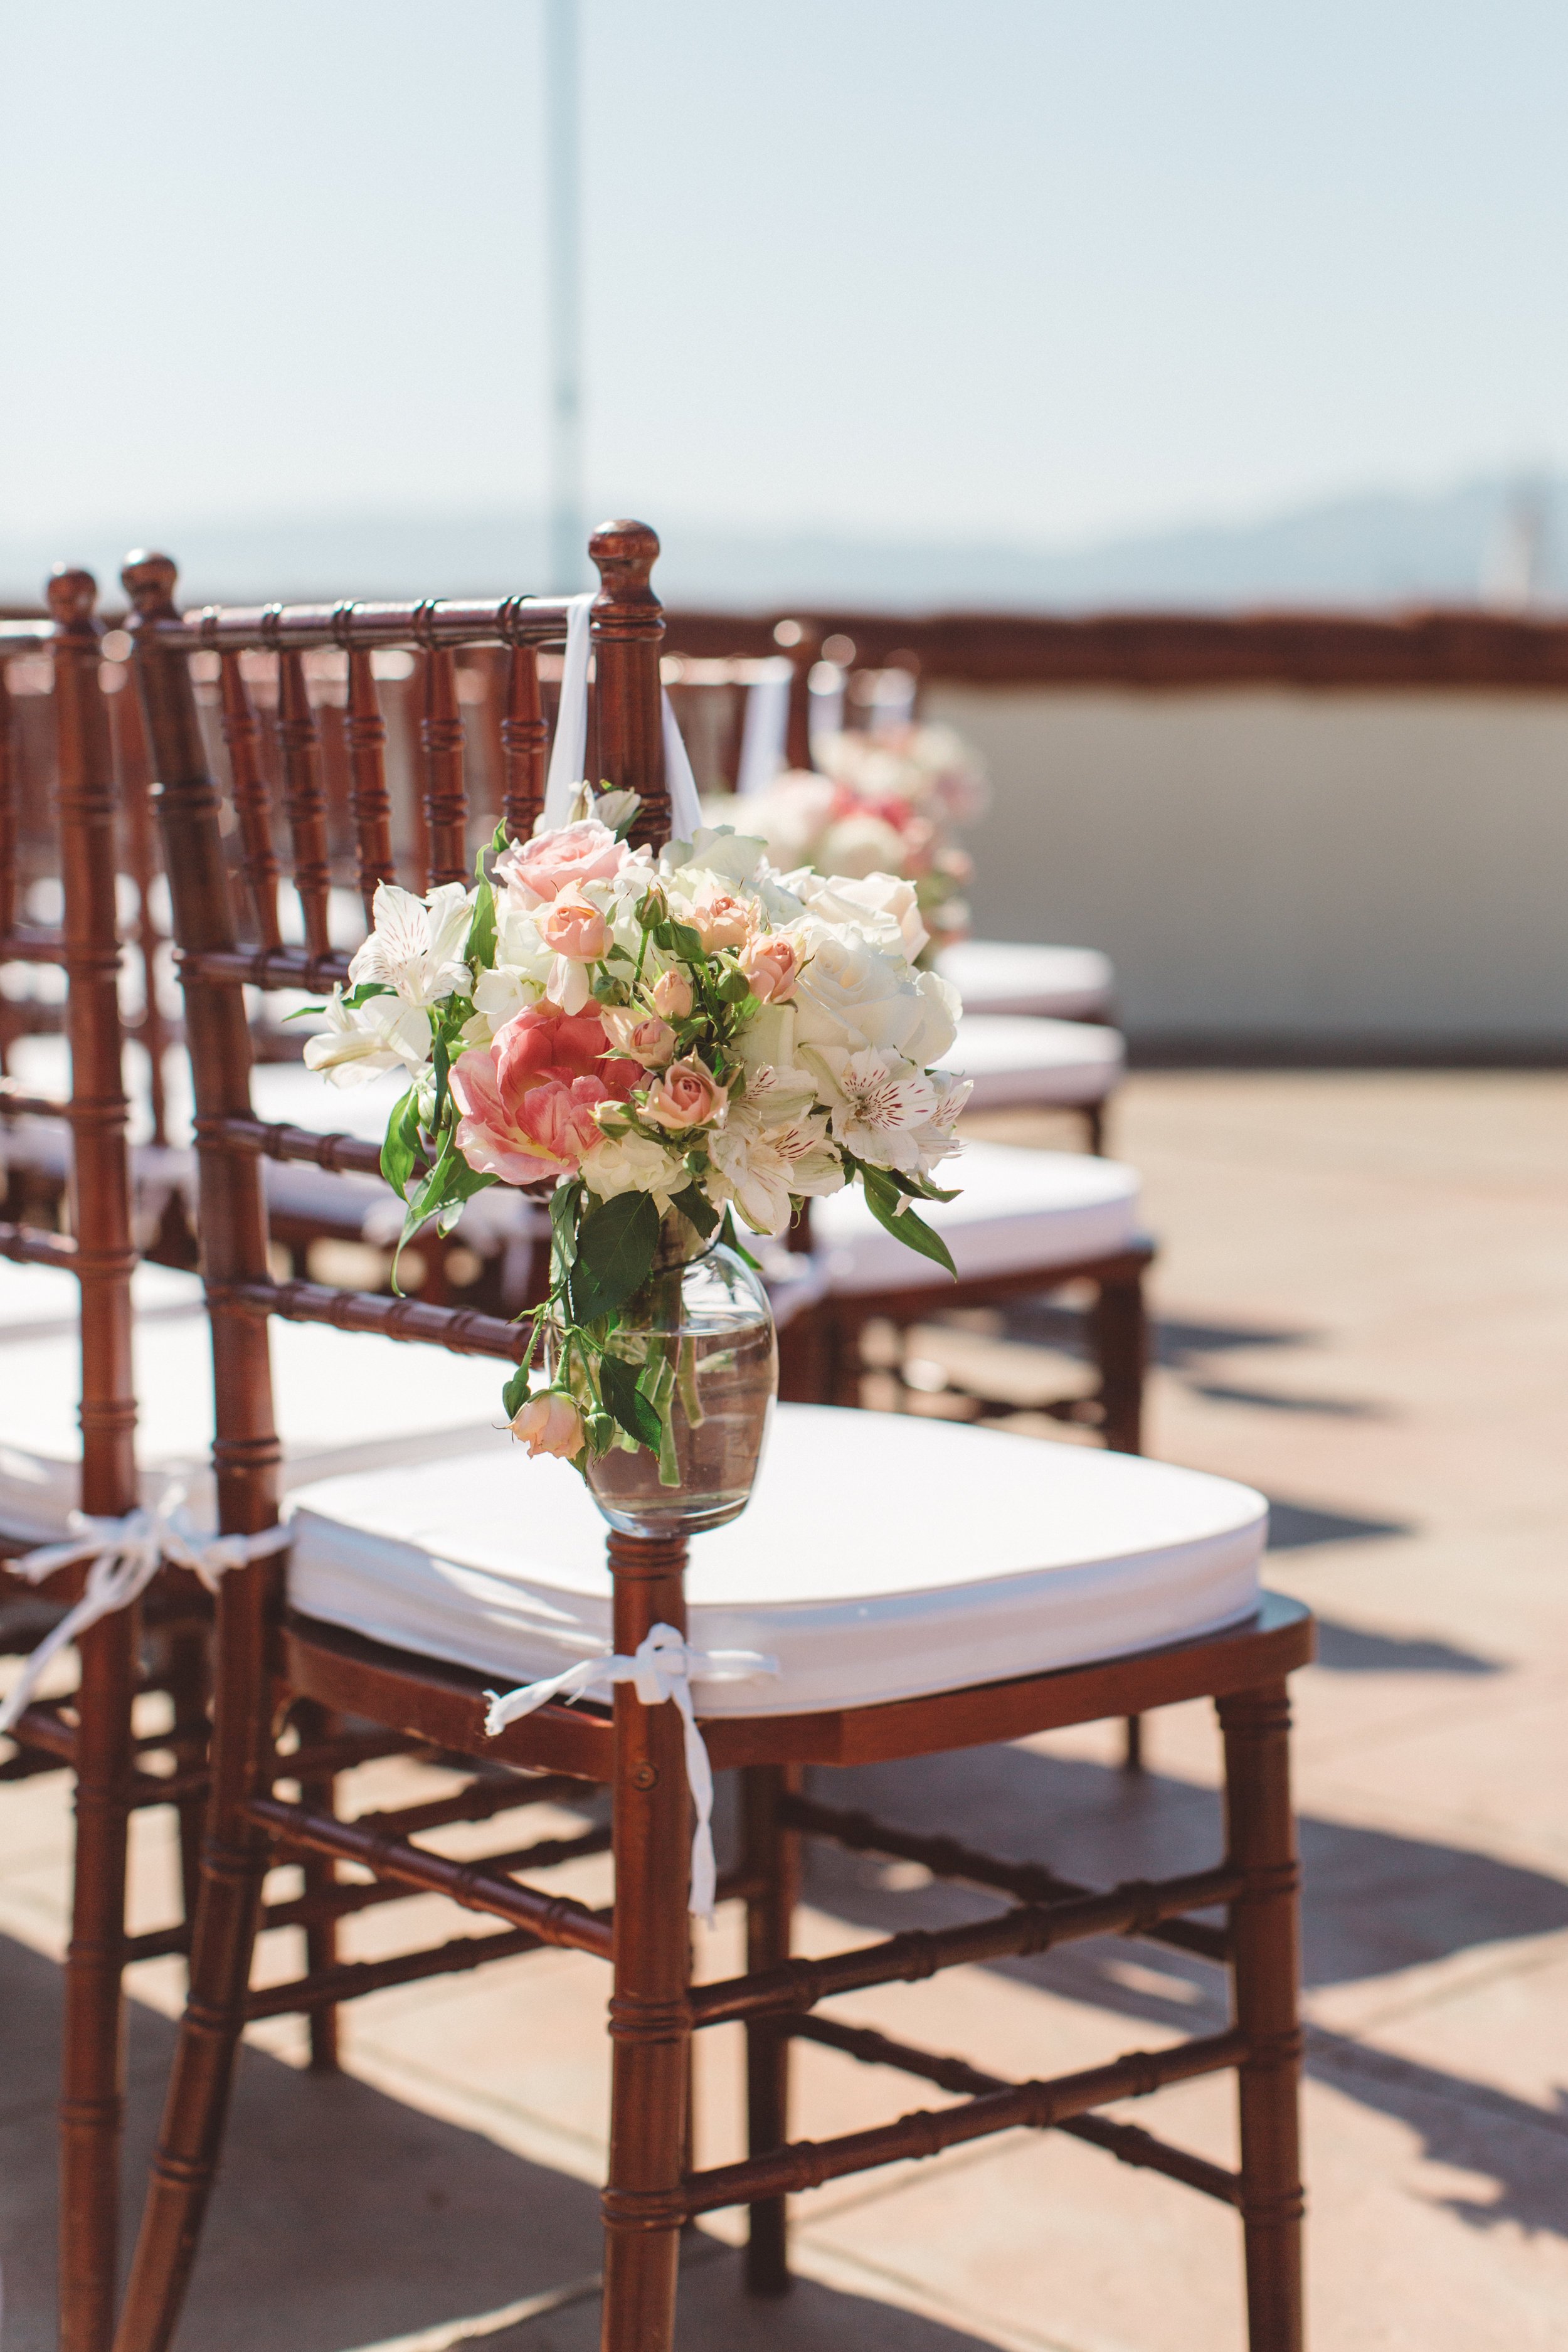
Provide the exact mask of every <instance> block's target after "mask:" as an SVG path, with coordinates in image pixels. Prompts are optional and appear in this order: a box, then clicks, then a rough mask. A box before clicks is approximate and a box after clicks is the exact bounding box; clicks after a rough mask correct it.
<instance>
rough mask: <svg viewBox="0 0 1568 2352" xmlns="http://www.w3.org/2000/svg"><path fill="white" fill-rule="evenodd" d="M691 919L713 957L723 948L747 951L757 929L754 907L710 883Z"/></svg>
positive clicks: (701, 894)
mask: <svg viewBox="0 0 1568 2352" xmlns="http://www.w3.org/2000/svg"><path fill="white" fill-rule="evenodd" d="M687 919H688V921H689V923H690V925H691V928H692V929H693V930H694V931H695V932H696V934H697V936H698V938H699V939H700V940H701V942H702V944H703V946H704V948H705V949H706V950H707V951H708V953H709V954H710V955H713V954H714V953H716V952H717V950H719V949H720V948H743V947H744V946H745V944H746V941H747V940H749V939H750V938H751V936H752V932H753V931H754V930H755V929H756V927H757V915H756V909H755V908H754V907H750V906H748V905H747V903H746V901H745V900H744V899H743V898H736V897H735V896H734V894H733V892H732V891H729V890H721V889H718V888H716V887H715V886H714V885H713V884H712V883H710V882H705V883H704V884H703V885H702V887H701V888H700V890H699V891H698V893H697V898H696V900H695V903H694V904H693V906H692V908H691V912H690V914H689V917H688V918H687Z"/></svg>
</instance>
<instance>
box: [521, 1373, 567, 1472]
mask: <svg viewBox="0 0 1568 2352" xmlns="http://www.w3.org/2000/svg"><path fill="white" fill-rule="evenodd" d="M511 1433H512V1435H513V1436H514V1437H516V1438H521V1441H522V1443H523V1444H524V1445H526V1446H527V1448H528V1450H529V1453H530V1454H561V1455H562V1456H563V1457H565V1458H570V1456H571V1455H573V1454H581V1452H582V1451H583V1419H582V1415H581V1414H580V1413H579V1412H578V1411H577V1408H576V1406H575V1405H574V1403H573V1402H572V1400H571V1398H570V1397H569V1396H563V1394H562V1392H561V1391H560V1390H559V1389H542V1390H541V1391H539V1393H538V1394H537V1395H536V1396H531V1397H527V1398H525V1399H524V1401H523V1402H522V1403H521V1404H520V1405H519V1407H518V1409H517V1411H516V1412H514V1413H513V1415H512V1417H511Z"/></svg>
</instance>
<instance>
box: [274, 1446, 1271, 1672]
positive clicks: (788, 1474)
mask: <svg viewBox="0 0 1568 2352" xmlns="http://www.w3.org/2000/svg"><path fill="white" fill-rule="evenodd" d="M292 1517H293V1526H294V1544H293V1549H292V1551H291V1553H290V1555H289V1595H290V1598H291V1600H292V1601H293V1602H294V1605H295V1606H296V1607H297V1608H298V1609H300V1611H302V1612H304V1613H305V1614H307V1615H309V1616H311V1617H316V1618H321V1619H324V1620H326V1621H327V1622H329V1623H331V1624H334V1625H342V1626H346V1627H349V1628H350V1629H352V1630H353V1631H354V1632H356V1633H363V1634H365V1635H367V1636H369V1637H370V1638H371V1639H373V1640H375V1641H379V1642H384V1643H390V1644H391V1645H392V1646H393V1647H395V1648H397V1649H401V1650H405V1651H410V1652H413V1653H414V1654H416V1655H420V1656H425V1657H430V1658H440V1659H443V1660H447V1661H448V1662H450V1663H452V1664H458V1665H465V1666H470V1667H473V1668H475V1669H477V1670H478V1671H479V1672H480V1673H482V1674H486V1675H493V1676H494V1677H495V1680H496V1683H497V1685H498V1686H500V1687H502V1688H507V1687H511V1686H513V1685H518V1684H521V1683H526V1682H530V1681H532V1680H534V1679H536V1678H537V1677H539V1676H541V1675H552V1674H557V1673H559V1672H560V1671H561V1670H562V1668H563V1667H565V1666H567V1665H570V1664H574V1662H575V1661H576V1660H577V1659H579V1658H586V1657H593V1656H595V1655H598V1654H603V1653H604V1652H605V1651H607V1650H608V1649H609V1648H610V1647H611V1613H610V1579H609V1573H608V1570H607V1569H606V1567H605V1526H604V1522H603V1521H602V1520H601V1518H600V1517H599V1515H598V1513H597V1511H596V1510H595V1507H594V1504H593V1500H592V1498H591V1496H589V1495H588V1493H587V1490H586V1489H585V1487H584V1485H583V1482H582V1480H581V1479H580V1478H579V1477H578V1476H577V1474H576V1473H575V1471H574V1470H572V1469H571V1468H570V1467H569V1466H568V1465H566V1464H564V1463H562V1462H555V1461H550V1460H540V1461H537V1462H534V1461H530V1460H529V1459H528V1457H527V1456H526V1455H525V1454H523V1453H522V1452H521V1449H518V1448H514V1449H513V1450H512V1452H511V1453H510V1454H501V1453H497V1452H494V1451H490V1452H488V1453H486V1454H482V1455H479V1456H477V1457H475V1458H474V1459H472V1460H468V1461H464V1460H461V1459H452V1460H447V1461H445V1462H440V1463H433V1464H428V1465H424V1466H422V1467H416V1468H409V1469H397V1470H394V1471H390V1472H387V1473H385V1474H383V1475H377V1476H374V1477H363V1476H362V1477H347V1478H334V1479H331V1480H329V1481H326V1482H324V1483H323V1484H321V1485H320V1486H310V1487H306V1488H304V1489H302V1490H301V1491H300V1492H299V1493H298V1494H297V1495H296V1496H294V1499H293V1504H292ZM1266 1526H1267V1506H1266V1504H1265V1503H1264V1501H1263V1498H1262V1496H1259V1495H1256V1494H1254V1493H1253V1492H1252V1490H1251V1489H1250V1488H1249V1487H1246V1486H1233V1485H1232V1484H1231V1483H1230V1482H1229V1480H1227V1479H1224V1478H1211V1477H1208V1476H1205V1475H1201V1474H1200V1473H1198V1472H1196V1471H1190V1470H1175V1469H1172V1468H1170V1467H1169V1466H1168V1465H1166V1464H1164V1463H1161V1462H1144V1461H1140V1460H1138V1459H1136V1458H1135V1457H1133V1456H1131V1455H1130V1454H1101V1453H1099V1452H1089V1450H1088V1449H1085V1448H1079V1447H1077V1446H1068V1445H1047V1444H1038V1443H1036V1442H1034V1441H1031V1440H1028V1439H1026V1438H1019V1437H1007V1436H1004V1435H1001V1434H999V1433H994V1432H990V1431H986V1430H974V1429H957V1428H954V1427H953V1426H952V1424H951V1423H941V1422H932V1421H914V1420H908V1419H903V1418H901V1417H898V1416H895V1415H891V1414H884V1413H870V1412H835V1411H833V1410H831V1409H829V1408H826V1407H822V1406H815V1405H781V1406H779V1407H778V1409H777V1412H776V1413H775V1416H774V1421H773V1434H772V1439H771V1443H770V1445H769V1449H768V1454H767V1457H766V1460H765V1462H764V1465H763V1473H762V1476H761V1478H760V1480H759V1482H758V1486H757V1491H756V1493H755V1495H754V1496H753V1497H752V1502H751V1504H750V1506H749V1507H748V1508H747V1509H746V1510H745V1511H744V1512H743V1513H742V1516H741V1517H740V1518H739V1519H737V1520H734V1521H732V1522H731V1524H730V1526H728V1527H726V1528H716V1529H714V1530H713V1531H712V1532H711V1533H710V1534H708V1535H701V1536H699V1537H697V1538H696V1539H695V1541H694V1542H693V1545H692V1548H691V1564H690V1568H689V1571H688V1575H687V1580H686V1590H687V1595H688V1602H689V1638H690V1640H691V1642H692V1643H693V1645H694V1646H695V1647H697V1648H699V1649H704V1650H717V1649H725V1650H729V1649H739V1650H753V1651H760V1652H761V1653H763V1654H764V1655H769V1656H773V1657H776V1658H777V1660H778V1661H779V1664H780V1667H781V1670H782V1671H781V1673H780V1675H778V1677H777V1678H776V1679H774V1678H772V1677H768V1678H765V1679H764V1678H756V1679H752V1680H750V1681H747V1682H743V1683H708V1684H702V1683H699V1684H698V1685H697V1705H698V1709H699V1712H700V1713H701V1714H705V1715H779V1714H793V1713H795V1712H797V1711H799V1712H815V1711H818V1710H821V1709H823V1708H826V1707H837V1706H866V1705H873V1704H876V1703H878V1702H879V1701H885V1700H890V1699H899V1698H910V1697H914V1696H918V1695H919V1694H921V1692H929V1691H939V1690H952V1689H958V1688H961V1687H963V1685H966V1684H971V1683H984V1682H998V1681H1004V1680H1006V1679H1008V1678H1010V1677H1013V1676H1016V1675H1026V1674H1033V1673H1039V1672H1044V1671H1048V1670H1050V1669H1052V1668H1054V1667H1059V1666H1068V1665H1077V1664H1084V1663H1085V1662H1087V1661H1088V1660H1089V1659H1092V1658H1107V1657H1115V1656H1118V1655H1123V1654H1126V1653H1128V1652H1130V1651H1133V1650H1142V1649H1145V1648H1149V1647H1152V1646H1153V1645H1155V1644H1157V1643H1165V1642H1173V1641H1179V1640H1181V1639H1183V1638H1184V1637H1186V1636H1191V1635H1196V1634H1200V1633H1211V1632H1213V1631H1215V1630H1216V1629H1217V1628H1218V1627H1220V1626H1222V1625H1226V1624H1230V1623H1234V1622H1237V1620H1238V1619H1241V1618H1245V1617H1247V1616H1248V1615H1250V1613H1251V1612H1252V1611H1253V1609H1254V1608H1255V1607H1256V1605H1257V1599H1258V1560H1259V1558H1260V1556H1261V1553H1262V1549H1263V1542H1264V1535H1265V1529H1266Z"/></svg>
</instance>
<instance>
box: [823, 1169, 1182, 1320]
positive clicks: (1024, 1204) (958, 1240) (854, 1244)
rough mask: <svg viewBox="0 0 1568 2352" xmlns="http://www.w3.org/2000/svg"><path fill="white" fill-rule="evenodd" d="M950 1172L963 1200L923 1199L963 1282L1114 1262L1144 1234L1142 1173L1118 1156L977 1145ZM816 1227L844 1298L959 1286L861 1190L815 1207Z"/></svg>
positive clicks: (831, 1278)
mask: <svg viewBox="0 0 1568 2352" xmlns="http://www.w3.org/2000/svg"><path fill="white" fill-rule="evenodd" d="M944 1174H946V1175H947V1176H948V1178H949V1181H951V1182H952V1183H953V1184H956V1185H958V1186H960V1187H961V1188H962V1189H961V1190H960V1192H959V1195H958V1198H957V1200H956V1201H923V1202H921V1203H920V1204H919V1206H920V1213H921V1216H922V1217H924V1218H925V1220H926V1222H927V1223H928V1224H931V1225H932V1226H934V1227H935V1229H936V1231H937V1232H938V1233H939V1234H941V1235H942V1239H943V1241H944V1242H945V1243H946V1244H947V1245H948V1248H949V1249H950V1250H951V1251H952V1262H953V1264H954V1265H955V1266H956V1267H957V1269H958V1277H959V1280H960V1281H961V1282H963V1281H969V1282H975V1281H980V1280H983V1279H984V1278H985V1277H987V1276H993V1275H999V1274H1008V1273H1011V1272H1013V1271H1015V1270H1017V1271H1020V1272H1021V1271H1023V1270H1025V1269H1026V1268H1033V1267H1035V1266H1055V1265H1079V1264H1083V1263H1087V1262H1088V1261H1089V1260H1090V1259H1092V1258H1100V1257H1110V1256H1113V1255H1115V1254H1116V1253H1117V1252H1118V1251H1121V1250H1124V1249H1128V1248H1131V1246H1132V1245H1133V1244H1135V1243H1136V1242H1137V1241H1138V1240H1139V1238H1140V1235H1139V1226H1138V1177H1137V1173H1136V1171H1134V1170H1133V1169H1131V1168H1124V1167H1122V1166H1121V1164H1120V1163H1119V1162H1118V1161H1116V1160H1090V1159H1089V1158H1088V1157H1086V1155H1085V1154H1084V1153H1082V1152H1081V1151H1026V1150H1021V1149H1019V1148H1018V1147H1016V1146H1015V1145H1012V1144H1006V1143H979V1142H974V1143H967V1144H965V1146H964V1148H963V1152H962V1154H961V1155H960V1157H959V1158H958V1159H957V1160H952V1162H950V1163H949V1167H948V1168H947V1169H946V1170H943V1169H941V1168H939V1169H938V1171H937V1180H938V1181H939V1182H940V1181H942V1177H943V1175H944ZM811 1231H812V1238H813V1241H814V1243H815V1244H816V1255H817V1256H818V1258H819V1260H820V1261H821V1263H822V1265H823V1266H824V1267H825V1269H826V1276H827V1286H828V1290H829V1292H830V1293H831V1294H832V1295H833V1296H835V1297H844V1296H846V1295H848V1294H852V1293H856V1292H863V1291H870V1290H912V1289H917V1288H930V1289H932V1290H941V1289H942V1288H943V1287H944V1286H947V1285H948V1283H949V1276H947V1274H946V1273H945V1272H944V1270H943V1269H942V1267H941V1266H939V1265H933V1264H932V1263H931V1259H930V1258H926V1257H921V1256H919V1255H917V1254H916V1252H915V1251H913V1250H911V1249H910V1248H908V1247H906V1245H905V1244H904V1243H902V1242H900V1241H899V1240H897V1239H896V1238H895V1236H894V1235H893V1234H890V1233H889V1232H888V1231H887V1229H886V1227H885V1226H883V1225H879V1223H877V1220H876V1218H875V1217H874V1216H873V1215H872V1214H871V1212H870V1210H869V1209H868V1207H867V1206H866V1197H865V1194H864V1193H863V1192H861V1190H860V1188H859V1186H858V1185H856V1186H854V1187H853V1188H847V1189H846V1190H845V1191H844V1192H833V1193H830V1194H829V1195H828V1197H827V1198H826V1200H823V1201H814V1202H812V1204H811Z"/></svg>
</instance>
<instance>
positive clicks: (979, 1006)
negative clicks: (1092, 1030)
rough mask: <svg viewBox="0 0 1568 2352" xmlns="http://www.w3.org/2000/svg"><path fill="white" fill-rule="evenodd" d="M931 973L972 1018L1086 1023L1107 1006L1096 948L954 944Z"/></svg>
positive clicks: (1105, 963) (1103, 963)
mask: <svg viewBox="0 0 1568 2352" xmlns="http://www.w3.org/2000/svg"><path fill="white" fill-rule="evenodd" d="M936 968H937V970H938V971H940V972H941V974H942V978H943V979H944V980H951V981H952V984H953V986H954V988H956V989H957V991H958V992H959V994H960V996H962V997H963V1002H964V1005H965V1007H966V1008H967V1010H968V1011H970V1012H972V1013H1039V1014H1045V1015H1047V1017H1051V1018H1055V1019H1057V1020H1058V1021H1092V1020H1094V1019H1095V1018H1096V1016H1097V1015H1099V1014H1101V1013H1104V1012H1105V1011H1106V1010H1107V1008H1108V1007H1109V1005H1110V992H1111V986H1112V982H1113V978H1114V975H1113V974H1112V971H1111V969H1110V957H1109V956H1103V955H1101V954H1100V951H1099V950H1098V949H1097V948H1037V947H1030V946H1027V945H1026V944H1025V943H1024V942H1023V941H1020V940H956V941H955V942H954V944H953V945H952V947H950V948H943V949H942V952H941V954H940V955H939V956H938V957H937V960H936Z"/></svg>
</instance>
